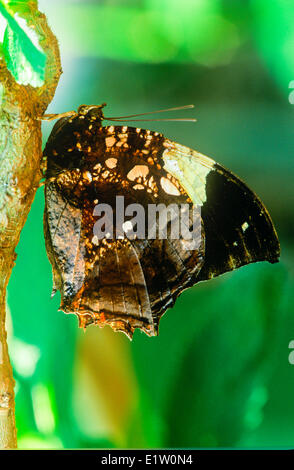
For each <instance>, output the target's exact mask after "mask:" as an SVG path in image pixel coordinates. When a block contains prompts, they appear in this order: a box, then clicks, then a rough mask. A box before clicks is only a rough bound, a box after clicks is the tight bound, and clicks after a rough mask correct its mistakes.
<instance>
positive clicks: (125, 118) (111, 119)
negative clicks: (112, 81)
mask: <svg viewBox="0 0 294 470" xmlns="http://www.w3.org/2000/svg"><path fill="white" fill-rule="evenodd" d="M194 107H195V106H194V104H187V105H185V106H177V107H175V108H167V109H158V110H156V111H149V112H147V113H139V114H129V115H128V116H113V117H109V118H108V117H104V119H106V120H108V121H188V122H196V119H193V118H176V119H131V118H133V117H138V116H146V115H148V114H156V113H165V112H169V111H179V110H182V109H191V108H194Z"/></svg>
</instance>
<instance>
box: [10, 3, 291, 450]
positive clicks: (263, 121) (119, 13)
mask: <svg viewBox="0 0 294 470" xmlns="http://www.w3.org/2000/svg"><path fill="white" fill-rule="evenodd" d="M39 6H40V10H41V11H44V12H45V13H46V15H47V17H48V22H49V24H50V26H51V28H52V29H53V31H54V33H55V34H56V35H57V37H58V39H59V43H60V50H61V57H62V64H63V75H62V77H61V80H60V83H59V86H58V90H57V92H56V95H55V99H54V101H53V102H52V104H51V106H50V107H49V109H48V112H51V113H53V112H63V111H67V110H71V109H76V108H77V107H78V106H79V105H80V104H81V103H86V104H99V103H101V102H104V101H106V102H107V103H108V110H109V111H108V112H109V114H112V115H126V114H133V113H136V112H137V113H139V112H144V111H151V110H155V109H161V108H164V107H173V106H180V105H184V104H190V103H194V104H195V105H196V110H195V111H194V112H191V111H187V112H186V113H185V114H181V113H179V116H187V115H189V116H195V117H197V119H198V122H197V124H191V123H168V122H166V123H156V122H153V123H146V124H148V126H147V127H149V128H150V129H153V130H158V131H161V132H163V133H164V134H165V135H166V136H168V137H169V138H171V139H173V140H175V141H177V142H180V143H182V144H185V145H187V146H190V147H192V148H195V149H197V150H199V151H201V152H202V153H204V154H207V155H209V156H211V157H213V158H214V159H215V160H216V161H218V162H219V163H222V164H223V165H225V166H226V167H228V168H230V169H231V170H232V171H234V172H235V173H237V174H238V175H239V176H240V177H241V178H242V179H244V180H245V181H246V182H247V183H248V185H249V186H250V187H252V188H253V189H254V190H255V191H256V193H257V194H258V195H259V196H260V197H261V199H262V200H263V201H264V203H265V204H266V206H267V207H268V209H269V211H270V213H271V215H272V217H273V220H274V222H275V225H276V228H277V231H278V234H279V237H280V241H281V245H282V257H281V262H280V263H279V264H277V265H269V264H266V263H260V264H255V265H251V266H248V267H244V268H241V269H239V270H238V271H235V272H233V273H229V274H226V275H224V276H222V277H220V278H218V279H215V280H212V281H210V282H207V283H202V284H200V285H197V286H195V287H194V288H192V289H190V290H188V291H185V292H184V293H183V294H182V296H181V297H180V298H179V299H178V301H177V303H176V305H175V307H174V308H173V309H172V310H169V311H168V312H167V313H166V314H165V315H164V317H163V319H162V320H161V324H160V334H159V337H156V338H148V337H147V336H145V335H144V334H143V333H141V332H140V331H136V333H135V335H134V339H133V341H132V342H130V341H129V340H128V338H127V337H126V336H124V335H123V334H120V333H114V332H113V331H112V330H111V329H110V328H109V327H105V329H99V328H98V327H90V328H89V329H88V330H87V331H86V332H85V333H84V332H83V331H81V330H78V328H77V319H76V318H75V317H74V316H66V315H64V314H63V313H62V312H58V311H57V309H58V305H59V296H58V294H57V295H56V296H55V298H54V299H53V300H51V299H50V293H51V285H52V284H51V267H50V264H49V262H48V260H47V257H46V252H45V245H44V239H43V227H42V217H43V208H44V196H43V189H40V190H39V191H38V193H37V196H36V199H35V202H34V204H33V207H32V210H31V212H30V215H29V218H28V220H27V223H26V225H25V228H24V230H23V232H22V236H21V241H20V243H19V245H18V247H17V253H18V257H17V262H16V266H15V268H14V270H13V274H12V277H11V281H10V284H9V292H8V305H9V309H10V316H9V318H8V327H9V343H10V344H9V346H10V353H11V357H12V363H13V369H14V376H15V379H16V419H17V428H18V439H19V447H20V448H94V447H95V448H99V447H106V448H109V447H110V448H125V447H126V448H152V447H153V448H155V447H156V448H161V447H188V448H189V447H239V448H240V447H245V448H246V447H250V448H252V447H293V445H294V400H293V396H294V365H291V364H290V362H289V354H290V352H291V350H290V349H289V343H290V341H291V340H293V339H294V315H293V303H294V292H293V275H294V273H293V257H294V250H293V248H294V247H293V235H294V206H293V203H294V190H293V177H294V165H293V158H294V155H293V150H294V147H293V144H294V107H293V105H291V102H294V100H292V99H291V95H290V93H291V92H292V89H294V84H293V83H292V84H291V83H290V82H291V81H292V80H294V54H293V51H294V3H293V1H292V0H271V1H268V0H251V1H250V0H209V1H208V0H181V2H179V1H178V0H101V1H99V0H96V1H94V0H92V1H90V0H83V1H78V0H76V1H74V0H50V2H48V1H46V0H42V1H40V2H39ZM292 85H293V86H292ZM149 124H150V125H149ZM142 127H144V123H142ZM51 128H52V124H51V123H44V124H43V131H44V143H45V141H46V139H47V137H48V135H49V133H50V130H51Z"/></svg>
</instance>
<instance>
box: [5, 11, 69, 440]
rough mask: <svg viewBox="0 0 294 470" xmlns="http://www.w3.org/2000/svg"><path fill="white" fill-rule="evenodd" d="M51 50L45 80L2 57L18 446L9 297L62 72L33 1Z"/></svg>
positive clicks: (35, 21)
mask: <svg viewBox="0 0 294 470" xmlns="http://www.w3.org/2000/svg"><path fill="white" fill-rule="evenodd" d="M26 20H27V22H28V24H30V25H33V27H34V28H35V30H36V32H37V33H38V35H39V38H40V44H41V46H42V47H43V49H44V51H45V52H46V56H47V62H46V73H45V83H44V85H43V86H42V87H39V88H33V87H32V86H29V85H27V86H23V85H19V84H17V83H16V82H15V80H14V78H13V76H12V75H11V74H10V73H9V71H8V70H7V68H6V64H5V62H4V60H0V88H1V89H0V126H1V130H0V448H2V449H7V448H15V447H16V428H15V417H14V390H13V385H14V381H13V377H12V368H11V365H10V361H9V355H8V348H7V343H6V331H5V314H6V313H5V296H6V287H7V284H8V280H9V277H10V274H11V271H12V268H13V265H14V261H15V258H16V254H15V248H16V246H17V244H18V241H19V237H20V233H21V230H22V228H23V226H24V223H25V221H26V218H27V215H28V213H29V210H30V207H31V204H32V202H33V199H34V196H35V192H36V190H37V188H38V185H39V180H40V176H41V173H40V161H41V155H42V151H41V144H42V136H41V121H40V120H38V118H40V117H41V116H42V115H43V113H44V112H45V110H46V108H47V106H48V104H49V103H50V101H51V100H52V98H53V96H54V92H55V88H56V86H57V83H58V80H59V76H60V73H61V68H60V58H59V50H58V44H57V41H56V38H55V36H54V35H53V34H52V32H51V30H50V29H49V27H48V25H47V22H46V18H45V16H44V15H43V14H41V13H40V12H39V11H38V10H37V7H36V3H32V5H31V8H30V10H29V11H28V13H27V17H26Z"/></svg>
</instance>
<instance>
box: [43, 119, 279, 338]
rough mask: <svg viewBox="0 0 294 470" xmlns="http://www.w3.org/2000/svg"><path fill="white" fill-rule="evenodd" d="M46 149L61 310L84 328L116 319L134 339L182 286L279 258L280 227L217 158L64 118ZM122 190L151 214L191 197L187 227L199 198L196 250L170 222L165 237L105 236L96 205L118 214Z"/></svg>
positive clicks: (154, 328)
mask: <svg viewBox="0 0 294 470" xmlns="http://www.w3.org/2000/svg"><path fill="white" fill-rule="evenodd" d="M44 155H45V156H46V157H47V183H46V187H45V195H46V207H45V216H44V227H45V239H46V248H47V252H48V256H49V260H50V262H51V264H52V267H53V277H54V290H57V289H58V290H60V292H61V306H60V308H61V310H63V311H65V312H67V313H75V314H77V316H78V318H79V324H80V326H82V327H86V326H87V325H89V324H91V323H95V324H98V325H100V326H104V325H105V324H109V325H110V326H112V328H114V329H115V330H120V331H123V332H124V333H126V334H127V335H128V336H129V337H132V334H133V332H134V329H135V328H140V329H141V330H143V331H144V332H145V333H146V334H148V335H150V336H152V335H156V334H157V333H158V324H159V320H160V317H161V316H162V314H163V313H164V312H165V311H166V309H167V308H168V307H171V306H172V305H173V303H174V302H175V300H176V298H177V296H178V295H179V294H180V292H181V291H182V290H183V289H185V288H187V287H189V286H192V285H193V284H195V283H196V282H198V281H199V280H204V279H209V278H211V277H213V276H215V275H218V274H221V273H222V272H225V271H229V270H232V269H234V268H236V267H239V266H242V265H243V264H248V263H250V262H254V261H261V260H267V261H270V262H275V261H277V260H278V256H279V244H278V240H277V236H276V233H275V231H274V228H273V225H272V222H271V220H270V217H269V215H268V213H267V211H266V209H265V208H264V206H263V205H262V203H261V202H260V201H259V199H258V198H257V197H256V196H255V195H254V193H253V192H252V191H250V190H249V189H248V188H247V186H246V185H244V184H243V183H242V182H240V180H239V179H238V178H236V177H235V176H233V175H232V174H231V173H230V172H227V171H226V170H224V169H223V168H222V167H220V166H219V165H217V164H216V163H215V162H214V161H213V160H211V159H208V158H207V157H205V156H203V155H201V154H198V153H197V152H195V151H192V150H190V149H188V148H187V147H183V146H180V145H179V144H175V143H173V142H171V141H169V140H168V139H165V138H164V137H163V136H162V135H161V134H158V133H154V132H151V131H148V130H142V129H136V128H130V127H127V126H122V127H120V126H108V127H101V126H99V125H98V124H96V123H93V122H92V121H88V120H87V119H86V118H83V119H80V118H79V117H76V118H71V119H68V118H66V119H62V120H60V121H59V122H58V123H57V124H56V126H55V128H54V129H53V131H52V133H51V136H50V138H49V140H48V143H47V145H46V148H45V151H44ZM195 178H196V179H195ZM197 178H198V179H197ZM191 188H194V189H191ZM116 196H124V199H125V206H127V205H129V204H134V203H139V204H141V205H142V206H143V207H144V208H146V212H147V207H148V205H150V204H160V203H162V204H165V205H166V206H169V205H170V204H189V206H190V218H189V226H190V224H192V210H193V204H194V205H196V204H197V205H200V206H201V218H202V222H201V223H199V227H200V229H199V230H200V231H199V244H198V248H197V249H194V250H187V249H186V248H185V246H184V244H183V242H182V240H178V239H174V238H172V236H171V233H170V230H169V229H168V230H167V238H166V239H159V238H158V237H157V238H155V239H148V237H145V238H144V239H129V238H128V237H126V236H124V237H117V236H114V237H113V238H111V239H107V238H105V239H103V240H101V239H99V240H98V239H97V237H95V235H94V232H93V227H94V225H95V222H96V220H97V217H95V215H93V212H94V208H95V206H96V204H98V203H99V204H101V203H102V204H109V205H110V206H111V207H112V208H113V212H114V220H115V216H116ZM154 223H155V224H156V225H157V226H158V220H155V222H154ZM146 224H147V220H146Z"/></svg>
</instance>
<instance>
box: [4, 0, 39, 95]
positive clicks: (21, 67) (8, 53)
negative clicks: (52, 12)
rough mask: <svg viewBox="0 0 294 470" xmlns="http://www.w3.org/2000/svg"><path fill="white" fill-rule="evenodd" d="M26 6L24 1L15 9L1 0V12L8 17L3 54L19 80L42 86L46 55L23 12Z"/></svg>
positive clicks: (10, 69) (9, 67)
mask: <svg viewBox="0 0 294 470" xmlns="http://www.w3.org/2000/svg"><path fill="white" fill-rule="evenodd" d="M23 8H24V2H20V4H19V8H16V6H15V5H14V8H13V9H12V8H10V6H8V5H7V4H4V3H3V2H2V1H0V14H1V15H2V16H3V17H4V19H5V20H6V21H7V27H6V30H5V33H4V40H3V55H4V58H5V60H6V64H7V68H8V70H9V71H10V72H11V73H12V75H13V76H14V78H15V80H16V81H17V83H19V84H21V85H31V86H34V87H39V86H42V85H43V83H44V78H45V65H46V55H45V53H44V51H43V49H42V47H41V46H40V43H39V37H38V35H37V33H36V31H35V30H34V29H33V28H32V27H30V26H29V25H28V22H27V21H26V20H25V19H24V18H22V17H21V16H20V15H19V12H20V11H22V12H23Z"/></svg>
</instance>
